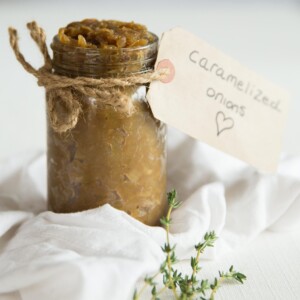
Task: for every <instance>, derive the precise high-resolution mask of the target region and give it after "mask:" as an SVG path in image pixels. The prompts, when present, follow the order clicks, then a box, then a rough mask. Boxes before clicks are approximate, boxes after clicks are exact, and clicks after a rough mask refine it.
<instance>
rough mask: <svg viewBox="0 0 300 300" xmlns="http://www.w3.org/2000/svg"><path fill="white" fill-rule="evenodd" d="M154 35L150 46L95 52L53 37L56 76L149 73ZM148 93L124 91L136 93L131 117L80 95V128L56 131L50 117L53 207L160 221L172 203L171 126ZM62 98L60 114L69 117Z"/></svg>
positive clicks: (144, 87) (50, 204)
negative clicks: (105, 208)
mask: <svg viewBox="0 0 300 300" xmlns="http://www.w3.org/2000/svg"><path fill="white" fill-rule="evenodd" d="M153 37H154V39H153V42H151V43H150V44H148V45H144V46H139V47H134V48H119V49H99V48H97V49H94V48H83V47H75V46H72V45H68V44H65V43H62V42H61V41H60V39H59V38H58V36H55V37H54V39H53V42H52V44H51V48H52V50H53V69H54V73H55V74H58V75H63V76H67V77H70V78H75V77H77V76H83V77H90V78H123V77H126V76H131V75H138V74H142V73H144V72H148V71H150V70H152V69H153V66H154V63H155V60H156V55H157V48H158V38H157V36H155V35H153ZM147 88H148V86H147V84H146V85H134V86H128V87H124V88H123V89H122V93H125V94H126V95H129V96H130V100H131V102H132V108H133V109H132V111H131V113H126V112H123V111H120V110H118V109H116V107H114V106H113V105H108V104H105V103H102V102H101V101H99V99H97V98H93V97H88V96H84V95H81V96H80V103H81V110H82V111H81V114H80V116H79V119H78V122H77V124H76V126H75V127H74V128H72V129H70V130H69V131H67V132H65V133H58V132H56V131H55V130H54V129H53V128H52V126H51V124H50V121H49V118H48V134H47V141H48V142H47V144H48V150H47V159H48V161H47V163H48V207H49V210H52V211H54V212H57V213H69V212H78V211H83V210H87V209H92V208H96V207H99V206H101V205H104V204H106V203H108V204H110V205H111V206H113V207H114V208H117V209H120V210H123V211H125V212H126V213H128V214H129V215H131V216H132V217H134V218H136V219H138V220H140V221H141V222H143V223H145V224H148V225H158V224H159V219H160V218H161V216H162V215H164V213H165V209H166V206H167V202H166V128H165V125H164V124H162V123H161V122H160V121H158V120H157V119H155V118H154V116H153V114H152V112H151V109H150V107H149V105H148V103H147V101H146V91H147ZM112 91H113V90H112ZM110 97H112V98H113V97H114V94H113V93H112V94H111V95H110ZM116 97H118V95H116ZM57 100H58V101H57V107H56V108H55V109H57V110H61V113H64V112H63V109H64V108H63V107H60V104H59V99H57ZM112 100H113V99H112ZM112 102H113V101H112Z"/></svg>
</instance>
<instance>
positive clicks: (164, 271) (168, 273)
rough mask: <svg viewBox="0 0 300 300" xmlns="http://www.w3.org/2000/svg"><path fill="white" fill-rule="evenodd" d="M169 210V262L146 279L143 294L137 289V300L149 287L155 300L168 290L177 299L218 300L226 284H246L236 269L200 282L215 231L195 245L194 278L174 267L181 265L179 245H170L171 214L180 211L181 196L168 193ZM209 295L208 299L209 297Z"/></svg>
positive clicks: (166, 249)
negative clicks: (203, 256)
mask: <svg viewBox="0 0 300 300" xmlns="http://www.w3.org/2000/svg"><path fill="white" fill-rule="evenodd" d="M167 199H168V211H167V214H166V216H165V217H163V218H161V220H160V222H161V224H162V225H163V226H164V228H165V229H166V243H165V244H164V246H163V247H162V251H163V252H164V253H165V260H164V261H163V263H162V264H161V266H160V269H159V271H158V272H157V273H156V274H154V275H153V276H151V277H148V276H147V277H145V279H144V285H143V287H142V288H141V290H140V291H137V290H135V292H134V295H133V300H139V299H140V297H141V295H142V294H143V292H144V291H145V289H146V288H147V287H150V288H151V295H152V296H151V300H160V298H159V297H160V295H161V294H163V293H164V292H165V291H166V290H167V289H169V290H171V291H172V293H173V296H174V299H175V300H192V299H193V300H197V299H198V300H214V299H215V294H216V292H217V291H218V289H219V288H220V287H221V285H222V283H223V281H225V280H229V281H230V280H233V281H237V282H240V283H244V281H245V280H246V279H247V278H246V276H245V275H244V274H242V273H240V272H237V271H235V270H234V268H233V266H231V267H230V268H229V270H228V271H227V272H223V271H219V276H218V277H216V278H215V279H214V281H213V282H212V283H209V280H208V279H202V280H199V279H198V278H197V275H198V273H199V271H200V270H201V267H200V266H199V260H200V256H201V254H202V253H203V252H204V250H205V249H206V248H207V247H213V246H214V243H215V241H216V240H217V236H216V234H215V232H214V231H211V232H207V233H206V234H205V235H204V238H203V242H200V243H198V244H197V245H195V250H196V255H195V256H192V257H191V260H190V265H191V269H192V271H191V275H183V274H182V273H180V272H179V271H178V270H177V269H175V268H174V265H175V264H176V263H177V262H178V259H177V257H176V253H175V249H176V245H171V244H170V225H171V222H172V219H171V213H172V211H173V209H176V208H178V207H179V206H180V205H181V202H179V201H178V200H177V193H176V191H175V190H172V191H171V192H169V193H168V194H167ZM159 275H162V281H163V287H162V288H160V289H158V288H157V287H158V283H157V282H156V281H155V279H156V277H157V276H159ZM207 294H208V295H209V296H208V298H206V295H207Z"/></svg>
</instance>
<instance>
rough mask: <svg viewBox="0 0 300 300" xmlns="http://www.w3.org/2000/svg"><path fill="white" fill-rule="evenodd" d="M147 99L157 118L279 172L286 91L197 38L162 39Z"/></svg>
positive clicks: (173, 34) (177, 34)
mask: <svg viewBox="0 0 300 300" xmlns="http://www.w3.org/2000/svg"><path fill="white" fill-rule="evenodd" d="M159 68H167V69H168V70H169V72H168V75H167V76H166V77H165V78H164V80H162V81H155V82H153V83H151V85H150V89H149V91H148V94H147V99H148V101H149V104H150V106H151V109H152V111H153V114H154V116H155V117H156V118H157V119H159V120H161V121H163V122H165V123H167V124H169V125H171V126H174V127H175V128H177V129H179V130H181V131H183V132H185V133H186V134H188V135H190V136H192V137H194V138H196V139H198V140H200V141H202V142H205V143H207V144H209V145H211V146H213V147H215V148H217V149H219V150H222V151H224V152H226V153H228V154H231V155H233V156H235V157H237V158H239V159H241V160H243V161H245V162H247V163H249V164H251V165H253V166H255V167H257V168H258V169H260V170H262V171H266V172H274V171H275V170H276V167H277V164H278V160H279V155H280V151H281V142H282V136H283V127H284V123H285V120H286V117H287V111H288V94H287V92H286V91H284V90H282V89H281V88H279V87H277V86H276V85H274V84H272V83H271V82H269V81H267V80H265V79H263V78H262V77H261V76H259V75H257V74H255V73H254V72H252V71H250V70H248V69H247V68H246V67H244V66H242V65H241V64H240V63H239V62H237V61H235V60H234V59H232V58H230V57H228V56H227V55H225V54H223V53H222V52H221V51H219V50H217V49H215V48H214V47H213V46H211V45H209V44H207V43H206V42H204V41H202V40H201V39H199V38H198V37H196V36H194V35H193V34H191V33H189V32H187V31H185V30H183V29H181V28H174V29H172V30H170V31H168V32H165V33H164V34H163V37H162V40H161V43H160V47H159V52H158V58H157V62H156V69H159Z"/></svg>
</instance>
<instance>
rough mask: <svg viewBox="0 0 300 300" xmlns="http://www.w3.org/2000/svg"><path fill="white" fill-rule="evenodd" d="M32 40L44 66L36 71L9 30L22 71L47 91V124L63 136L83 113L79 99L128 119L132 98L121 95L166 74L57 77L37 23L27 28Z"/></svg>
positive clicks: (132, 109)
mask: <svg viewBox="0 0 300 300" xmlns="http://www.w3.org/2000/svg"><path fill="white" fill-rule="evenodd" d="M27 28H28V29H29V31H30V35H31V38H32V39H33V40H34V42H35V43H36V44H37V46H38V48H39V50H40V51H41V53H42V55H43V58H44V65H43V66H42V67H41V68H39V69H35V68H34V67H33V66H32V65H31V64H30V63H28V62H27V61H26V60H25V58H24V56H23V54H22V53H21V52H20V50H19V44H18V32H17V30H16V29H14V28H9V29H8V31H9V38H10V45H11V47H12V49H13V51H14V53H15V56H16V58H17V60H18V61H19V63H20V64H21V65H22V66H23V68H24V69H25V70H26V71H27V72H28V73H30V74H32V75H34V76H35V77H36V78H37V80H38V81H37V84H38V85H39V86H43V87H44V88H45V89H46V104H47V112H48V116H49V121H50V124H51V126H52V128H53V130H54V131H56V132H58V133H64V132H67V131H68V130H70V129H72V128H74V127H75V126H76V124H77V122H78V118H79V116H80V114H81V113H82V103H81V101H80V99H81V98H82V96H88V97H93V98H95V99H96V100H97V101H99V102H100V103H102V104H104V105H109V106H112V107H113V108H114V109H115V110H117V111H119V112H123V113H126V114H128V115H131V114H132V113H133V112H134V106H133V103H132V97H131V95H129V94H128V93H126V92H125V91H124V89H125V88H126V87H134V86H137V85H141V84H146V83H150V82H152V81H155V80H160V79H162V78H163V76H164V75H165V73H166V72H165V70H163V69H161V70H158V71H148V72H146V73H143V74H138V75H131V76H127V77H122V78H99V79H95V78H88V77H80V76H79V77H76V78H70V77H67V76H62V75H57V74H54V73H53V63H52V59H51V58H50V55H49V52H48V48H47V45H46V34H45V31H44V30H43V29H42V28H41V27H39V26H38V25H37V23H36V22H34V21H33V22H30V23H28V24H27Z"/></svg>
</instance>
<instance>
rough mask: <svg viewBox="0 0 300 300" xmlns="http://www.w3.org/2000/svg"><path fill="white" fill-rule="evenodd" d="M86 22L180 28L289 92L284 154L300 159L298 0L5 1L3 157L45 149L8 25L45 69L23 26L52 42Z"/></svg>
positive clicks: (0, 21)
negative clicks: (35, 27) (31, 24)
mask: <svg viewBox="0 0 300 300" xmlns="http://www.w3.org/2000/svg"><path fill="white" fill-rule="evenodd" d="M87 17H94V18H99V19H120V20H124V21H131V20H134V21H136V22H140V23H144V24H146V25H147V26H148V28H149V29H150V30H151V31H153V32H155V33H157V34H158V35H160V34H161V33H162V32H163V31H165V30H167V29H169V28H171V27H174V26H181V27H183V28H185V29H187V30H190V31H191V32H193V33H195V34H196V35H198V36H199V37H201V38H202V39H204V40H206V41H208V42H209V43H211V44H212V45H214V46H216V47H217V48H219V49H221V50H222V51H224V52H225V53H226V54H228V55H230V56H232V57H234V58H235V59H237V60H239V61H240V62H241V63H243V64H244V65H246V66H248V67H249V68H251V69H253V70H254V71H256V72H258V73H260V74H261V75H263V76H265V77H266V78H268V79H270V80H271V81H273V82H274V83H276V84H278V85H280V86H282V87H284V88H286V89H287V90H288V91H290V93H291V99H292V104H291V111H290V116H289V120H288V124H287V129H286V131H285V136H284V144H283V151H284V152H287V153H293V154H300V121H299V118H300V4H299V2H298V1H284V0H282V1H221V0H219V1H201V0H200V1H199V0H194V1H177V0H173V1H169V2H167V1H164V2H163V1H157V0H152V1H137V0H136V1H134V0H124V1H116V0H113V1H112V0H105V1H103V0H98V1H79V0H73V1H56V0H53V1H46V2H45V1H42V0H40V1H34V0H27V1H21V0H20V1H13V0H1V1H0V159H5V158H6V157H7V156H10V155H13V154H15V153H18V152H23V151H28V150H36V149H42V150H43V149H45V141H46V130H45V105H44V90H43V88H39V87H38V86H37V85H36V80H35V78H34V77H32V76H31V75H29V74H27V73H26V72H25V71H24V70H23V68H22V67H21V66H20V65H19V63H17V62H16V59H15V58H14V55H13V53H12V51H11V49H10V47H9V43H8V34H7V28H8V26H14V27H16V28H17V29H18V30H19V33H20V44H21V50H22V51H23V52H24V54H25V57H26V58H27V59H28V60H29V61H30V62H32V64H33V65H34V66H35V67H39V66H41V64H42V58H41V55H40V53H39V52H38V51H37V49H36V46H35V45H34V43H33V42H32V41H31V39H30V38H29V35H28V32H27V30H26V23H27V22H28V21H31V20H36V21H37V22H38V23H39V24H40V26H42V27H43V28H44V29H45V31H46V33H47V36H48V44H50V42H51V39H52V37H53V36H54V35H55V34H56V32H57V29H58V28H59V27H61V26H64V25H66V24H67V23H69V22H71V21H74V20H81V19H83V18H87Z"/></svg>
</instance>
